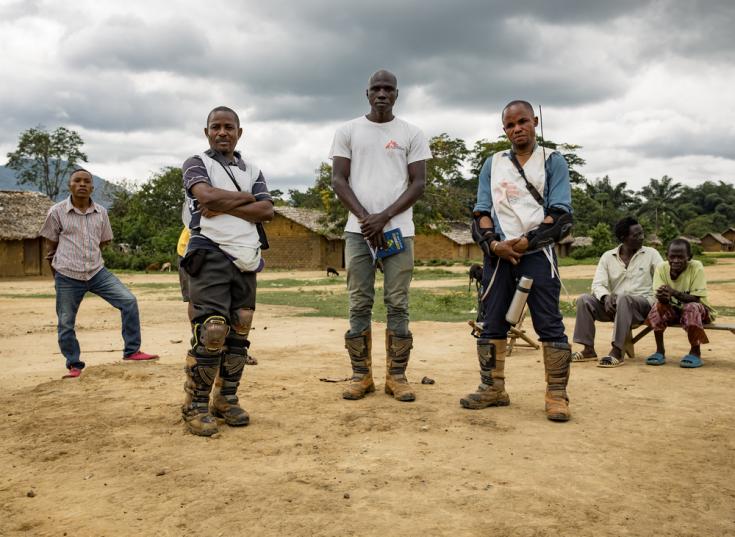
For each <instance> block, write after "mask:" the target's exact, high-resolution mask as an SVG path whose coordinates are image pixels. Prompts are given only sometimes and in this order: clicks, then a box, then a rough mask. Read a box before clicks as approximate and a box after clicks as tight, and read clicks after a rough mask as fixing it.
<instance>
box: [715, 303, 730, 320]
mask: <svg viewBox="0 0 735 537" xmlns="http://www.w3.org/2000/svg"><path fill="white" fill-rule="evenodd" d="M713 308H714V309H715V311H716V312H717V315H718V316H720V315H723V316H725V317H735V308H733V307H732V306H713ZM715 322H717V321H715Z"/></svg>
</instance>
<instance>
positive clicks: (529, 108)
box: [500, 99, 536, 120]
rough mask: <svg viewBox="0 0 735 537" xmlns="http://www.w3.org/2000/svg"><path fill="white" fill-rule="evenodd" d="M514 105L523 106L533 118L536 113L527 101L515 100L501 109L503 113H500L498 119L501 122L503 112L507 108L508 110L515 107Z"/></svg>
mask: <svg viewBox="0 0 735 537" xmlns="http://www.w3.org/2000/svg"><path fill="white" fill-rule="evenodd" d="M516 105H519V106H525V107H526V108H528V110H529V111H530V112H531V115H534V116H535V115H536V112H534V110H533V106H531V103H529V102H528V101H522V100H520V99H516V100H515V101H511V102H509V103H508V104H506V105H505V106H504V107H503V111H502V112H501V113H500V119H501V120H502V119H503V116H504V115H505V111H506V110H507V109H508V108H510V107H511V106H516Z"/></svg>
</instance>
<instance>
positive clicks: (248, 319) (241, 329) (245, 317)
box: [232, 308, 255, 337]
mask: <svg viewBox="0 0 735 537" xmlns="http://www.w3.org/2000/svg"><path fill="white" fill-rule="evenodd" d="M254 313H255V312H254V311H253V310H251V309H245V308H240V309H238V310H235V311H234V312H232V329H233V330H234V331H235V332H236V333H238V334H240V335H241V336H245V337H247V335H248V334H249V333H250V326H251V325H252V324H253V314H254Z"/></svg>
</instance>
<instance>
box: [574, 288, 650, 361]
mask: <svg viewBox="0 0 735 537" xmlns="http://www.w3.org/2000/svg"><path fill="white" fill-rule="evenodd" d="M649 311H651V304H650V303H649V302H648V299H647V298H645V297H642V296H633V295H618V298H617V305H616V309H615V313H614V315H613V316H611V315H609V314H608V313H607V312H606V311H605V305H604V304H603V303H602V302H601V301H600V300H598V299H597V298H596V297H594V296H592V295H581V296H580V297H579V298H578V299H577V320H576V321H575V323H574V342H575V343H579V344H581V345H588V346H590V347H594V346H595V321H602V322H608V323H609V322H613V323H615V325H614V327H613V333H612V344H613V346H615V347H616V348H618V349H620V350H621V351H622V350H624V349H625V340H626V338H627V337H628V333H629V332H630V329H631V328H632V327H633V325H634V324H636V325H638V324H642V323H643V321H645V320H646V317H647V316H648V312H649Z"/></svg>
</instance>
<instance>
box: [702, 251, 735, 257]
mask: <svg viewBox="0 0 735 537" xmlns="http://www.w3.org/2000/svg"><path fill="white" fill-rule="evenodd" d="M703 257H704V258H707V257H713V258H715V259H735V252H705V253H703V254H702V255H701V256H697V259H701V258H703Z"/></svg>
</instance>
